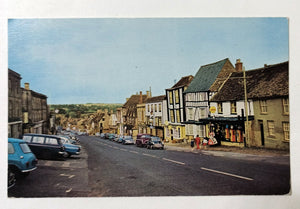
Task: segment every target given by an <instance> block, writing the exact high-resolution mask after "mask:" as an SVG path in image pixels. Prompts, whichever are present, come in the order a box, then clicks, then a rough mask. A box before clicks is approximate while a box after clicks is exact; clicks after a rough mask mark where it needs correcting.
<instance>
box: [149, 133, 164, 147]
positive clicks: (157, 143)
mask: <svg viewBox="0 0 300 209" xmlns="http://www.w3.org/2000/svg"><path fill="white" fill-rule="evenodd" d="M147 148H148V149H164V144H163V143H162V142H161V139H160V138H159V137H156V136H152V137H151V139H150V140H149V141H148V142H147Z"/></svg>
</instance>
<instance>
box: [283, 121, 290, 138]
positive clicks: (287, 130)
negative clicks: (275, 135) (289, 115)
mask: <svg viewBox="0 0 300 209" xmlns="http://www.w3.org/2000/svg"><path fill="white" fill-rule="evenodd" d="M282 131H283V140H284V141H286V142H289V141H290V123H289V122H282Z"/></svg>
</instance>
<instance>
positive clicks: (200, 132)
mask: <svg viewBox="0 0 300 209" xmlns="http://www.w3.org/2000/svg"><path fill="white" fill-rule="evenodd" d="M204 128H205V126H203V125H200V126H197V135H199V136H200V137H203V136H205V135H204V133H205V132H204Z"/></svg>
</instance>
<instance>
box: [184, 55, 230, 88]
mask: <svg viewBox="0 0 300 209" xmlns="http://www.w3.org/2000/svg"><path fill="white" fill-rule="evenodd" d="M227 61H229V59H228V58H226V59H223V60H220V61H218V62H215V63H212V64H208V65H204V66H201V67H200V69H199V70H198V72H197V73H196V75H195V77H194V79H193V81H192V82H191V84H190V85H189V87H188V88H187V89H186V90H185V91H184V93H193V92H201V91H208V90H209V89H210V88H211V86H212V85H213V83H214V82H215V81H216V79H217V77H218V75H219V73H220V72H221V70H222V69H223V67H224V65H225V63H226V62H227ZM229 62H230V61H229Z"/></svg>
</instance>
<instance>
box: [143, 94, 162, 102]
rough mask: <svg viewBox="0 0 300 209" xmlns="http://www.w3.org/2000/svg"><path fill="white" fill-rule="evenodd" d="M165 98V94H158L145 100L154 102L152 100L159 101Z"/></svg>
mask: <svg viewBox="0 0 300 209" xmlns="http://www.w3.org/2000/svg"><path fill="white" fill-rule="evenodd" d="M165 99H166V95H160V96H156V97H150V98H148V99H147V100H146V103H154V102H161V101H163V100H165Z"/></svg>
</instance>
